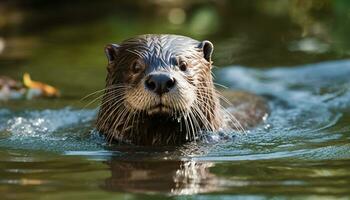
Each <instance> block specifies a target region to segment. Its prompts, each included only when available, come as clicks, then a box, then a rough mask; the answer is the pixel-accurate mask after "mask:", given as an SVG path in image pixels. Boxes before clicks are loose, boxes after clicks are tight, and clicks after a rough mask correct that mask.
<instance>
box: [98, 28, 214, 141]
mask: <svg viewBox="0 0 350 200" xmlns="http://www.w3.org/2000/svg"><path fill="white" fill-rule="evenodd" d="M105 52H106V55H107V58H108V67H107V69H108V75H107V80H106V82H107V84H106V90H105V94H104V97H103V100H102V105H101V108H100V112H99V116H98V120H97V128H98V129H99V130H100V131H101V132H103V133H104V134H106V135H108V136H109V137H110V138H112V139H116V140H118V141H122V142H130V143H134V144H142V145H148V144H151V145H162V144H173V143H176V144H177V143H183V142H185V141H189V140H194V139H195V138H196V136H198V133H199V132H200V131H214V130H216V129H217V128H218V127H219V126H220V124H219V123H220V121H221V120H220V119H219V118H220V114H219V113H218V111H219V107H218V103H219V102H218V99H217V96H216V92H215V89H214V86H213V80H212V75H211V67H212V65H211V63H212V61H211V55H212V52H213V45H212V43H211V42H209V41H202V42H199V41H196V40H194V39H191V38H188V37H184V36H177V35H142V36H138V37H135V38H131V39H128V40H126V41H124V42H122V43H121V44H120V45H117V44H110V45H107V46H106V48H105Z"/></svg>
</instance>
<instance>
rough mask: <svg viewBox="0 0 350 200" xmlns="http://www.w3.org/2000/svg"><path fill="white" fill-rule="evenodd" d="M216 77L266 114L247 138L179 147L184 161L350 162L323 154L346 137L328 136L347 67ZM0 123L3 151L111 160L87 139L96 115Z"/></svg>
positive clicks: (4, 116)
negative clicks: (258, 101) (263, 104)
mask: <svg viewBox="0 0 350 200" xmlns="http://www.w3.org/2000/svg"><path fill="white" fill-rule="evenodd" d="M311 70H312V71H311ZM217 74H218V76H219V77H220V81H221V82H222V83H223V84H225V85H228V86H230V87H232V88H236V89H237V88H238V89H242V90H248V91H251V92H253V93H257V94H260V95H263V96H265V97H266V98H267V100H268V102H269V104H270V108H271V114H270V116H269V117H268V119H267V121H266V122H265V123H264V124H261V125H260V126H259V127H257V128H256V129H253V130H251V131H250V133H248V134H243V135H242V134H235V133H232V135H230V136H228V135H225V134H219V135H212V136H210V135H209V137H207V138H206V140H205V141H203V144H201V142H199V144H188V145H185V146H184V147H183V148H181V149H180V151H182V152H183V154H182V155H185V157H187V158H196V159H198V160H256V159H258V160H259V159H275V158H284V157H296V158H300V159H302V158H304V159H306V158H307V159H310V158H311V159H312V158H313V159H319V158H322V159H325V158H328V159H332V158H338V159H340V158H349V157H350V153H344V152H346V151H348V150H350V146H349V145H346V144H344V145H339V146H337V147H333V148H328V143H332V144H333V143H334V142H337V141H341V139H342V138H343V137H344V136H343V134H342V133H343V132H346V131H347V130H348V129H349V125H347V126H345V127H344V128H343V129H344V131H343V132H342V131H332V129H333V128H334V127H335V126H337V123H338V122H339V121H340V120H342V118H343V117H344V113H342V112H341V111H342V110H344V109H346V108H349V105H350V89H349V88H350V87H349V84H350V83H349V81H348V77H349V75H350V61H339V62H329V63H321V64H317V65H313V66H312V69H311V66H310V67H309V66H303V67H299V68H291V69H288V68H275V69H270V70H264V71H262V70H255V69H247V68H244V67H229V68H225V69H223V70H221V71H218V72H217ZM0 115H1V117H0V119H1V120H2V123H1V124H2V126H1V127H0V128H1V130H2V132H4V133H6V134H5V135H6V137H5V138H3V139H2V140H0V142H1V146H6V147H9V148H11V147H12V148H14V147H16V148H21V149H27V148H28V149H45V150H48V151H54V152H66V154H67V155H83V156H93V157H94V158H98V157H99V156H102V158H103V157H105V156H110V155H114V154H113V153H109V152H108V151H103V149H104V148H106V147H107V146H106V144H105V143H104V141H103V138H102V137H99V136H98V134H91V130H92V129H93V126H92V124H93V120H94V119H95V115H96V110H87V109H85V110H78V109H74V108H63V109H59V110H42V111H37V110H35V111H33V110H32V111H31V110H28V111H22V112H11V111H10V110H7V109H2V110H0ZM3 137H4V136H3ZM208 138H209V139H210V140H209V141H210V142H209V144H208ZM95 139H97V140H98V141H95ZM116 148H117V149H118V147H116ZM96 150H100V151H96ZM101 150H102V151H101ZM141 151H143V150H141ZM348 152H350V151H348ZM318 154H319V155H318Z"/></svg>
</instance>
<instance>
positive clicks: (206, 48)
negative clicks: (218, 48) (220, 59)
mask: <svg viewBox="0 0 350 200" xmlns="http://www.w3.org/2000/svg"><path fill="white" fill-rule="evenodd" d="M199 48H201V49H202V50H203V54H204V58H205V59H206V60H207V61H208V62H210V63H211V55H212V53H213V50H214V46H213V44H212V43H211V42H210V41H208V40H204V41H203V42H201V43H200V44H199Z"/></svg>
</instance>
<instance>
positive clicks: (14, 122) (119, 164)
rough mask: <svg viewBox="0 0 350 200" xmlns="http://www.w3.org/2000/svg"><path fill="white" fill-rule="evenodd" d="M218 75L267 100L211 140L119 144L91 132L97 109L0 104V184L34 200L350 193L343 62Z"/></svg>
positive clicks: (347, 86)
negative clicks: (258, 111) (252, 123)
mask: <svg viewBox="0 0 350 200" xmlns="http://www.w3.org/2000/svg"><path fill="white" fill-rule="evenodd" d="M216 76H217V77H218V78H217V79H218V82H220V83H222V84H225V85H227V86H229V87H232V88H235V89H242V90H246V91H252V92H254V93H257V94H260V95H262V96H264V97H265V98H266V99H268V102H269V104H270V107H271V114H270V116H269V117H268V119H267V120H266V122H265V123H264V124H261V125H260V126H259V127H257V128H255V129H253V130H250V132H249V133H247V134H238V133H232V136H235V137H232V139H227V137H225V139H220V138H219V139H217V140H215V141H214V142H209V143H206V142H204V141H203V142H198V143H191V144H187V145H184V146H181V147H176V148H171V147H169V148H166V147H165V148H144V147H127V146H124V147H120V146H113V145H112V146H110V145H108V144H106V143H105V142H104V140H103V138H100V137H99V136H98V134H95V133H93V132H91V130H92V122H93V120H94V118H95V115H96V112H97V111H96V109H77V108H74V107H64V108H59V109H38V110H37V109H30V110H20V111H13V110H11V109H1V110H0V120H1V123H0V124H1V126H0V130H1V140H0V147H1V148H0V150H1V154H0V160H1V171H0V174H1V176H0V177H1V178H0V190H1V191H2V193H3V194H4V195H5V196H6V197H8V198H11V197H16V198H17V197H21V196H22V195H23V196H26V197H32V198H33V199H35V198H36V197H37V195H38V193H40V196H42V197H44V198H49V199H52V198H63V197H69V196H71V195H78V194H79V196H80V195H83V196H84V195H86V197H88V196H89V197H91V195H92V196H96V197H99V198H100V197H101V198H110V197H113V196H121V197H130V198H131V199H132V198H133V197H137V196H140V195H141V196H144V195H145V196H144V198H146V197H148V198H152V199H153V198H157V197H159V198H162V195H178V194H200V195H198V196H194V197H193V198H194V199H197V198H198V199H202V198H203V199H211V198H216V197H222V198H223V199H225V197H229V196H232V195H234V196H242V197H249V196H251V197H256V198H258V199H259V198H260V197H268V196H270V195H278V196H287V195H292V196H302V195H308V194H313V195H322V196H323V195H334V196H338V195H349V194H350V193H349V192H350V191H349V184H350V171H349V167H350V125H349V124H350V82H349V77H350V61H347V60H343V61H333V62H324V63H319V64H312V65H305V66H298V67H294V68H283V67H279V68H272V69H268V70H259V69H253V68H246V67H242V66H232V67H227V68H223V69H220V70H217V71H216ZM112 191H113V192H112ZM33 192H37V193H33ZM114 192H115V193H114ZM206 193H209V194H206ZM148 195H152V196H148ZM326 197H327V196H325V198H326Z"/></svg>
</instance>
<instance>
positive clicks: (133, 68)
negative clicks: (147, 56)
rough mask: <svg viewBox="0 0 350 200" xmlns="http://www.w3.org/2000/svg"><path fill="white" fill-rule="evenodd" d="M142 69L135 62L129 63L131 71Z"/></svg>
mask: <svg viewBox="0 0 350 200" xmlns="http://www.w3.org/2000/svg"><path fill="white" fill-rule="evenodd" d="M141 70H142V66H141V65H140V64H139V63H138V62H137V61H135V62H133V63H132V65H131V71H132V72H133V73H135V74H136V73H139V72H140V71H141Z"/></svg>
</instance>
